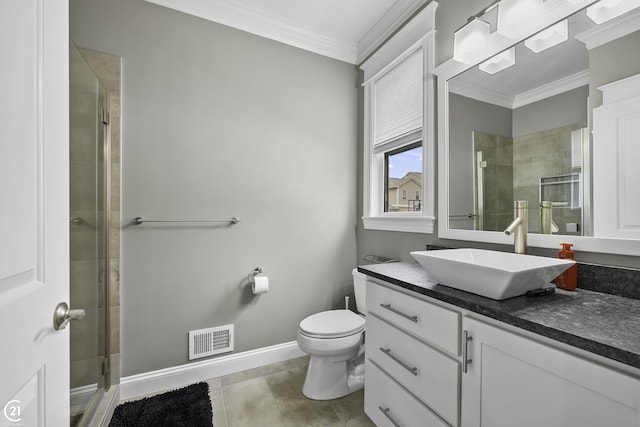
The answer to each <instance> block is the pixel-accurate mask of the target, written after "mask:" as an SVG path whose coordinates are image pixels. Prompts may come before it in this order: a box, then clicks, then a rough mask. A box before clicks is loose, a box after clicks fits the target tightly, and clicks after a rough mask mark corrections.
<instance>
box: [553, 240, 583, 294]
mask: <svg viewBox="0 0 640 427" xmlns="http://www.w3.org/2000/svg"><path fill="white" fill-rule="evenodd" d="M560 246H561V247H562V248H561V249H560V252H559V253H558V257H559V258H560V259H574V254H573V251H572V250H571V247H572V246H573V244H571V243H560ZM555 284H556V286H557V287H558V288H560V289H564V290H567V291H574V290H575V289H576V287H577V286H578V266H577V264H573V265H572V266H571V267H569V268H568V269H567V270H566V271H565V272H564V273H562V274H561V275H559V276H558V277H556V279H555Z"/></svg>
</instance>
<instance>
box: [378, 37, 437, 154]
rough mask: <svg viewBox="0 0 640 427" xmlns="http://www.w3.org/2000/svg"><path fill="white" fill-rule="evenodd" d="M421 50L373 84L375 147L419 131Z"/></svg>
mask: <svg viewBox="0 0 640 427" xmlns="http://www.w3.org/2000/svg"><path fill="white" fill-rule="evenodd" d="M422 55H423V52H422V49H421V50H418V51H417V52H415V53H413V54H412V55H411V56H409V57H407V58H406V59H405V60H404V61H403V62H401V63H400V64H398V65H397V66H396V67H394V68H393V69H392V70H391V71H389V72H387V73H386V74H385V75H384V76H382V77H380V78H379V79H378V80H376V81H375V83H374V94H375V95H374V96H375V103H374V105H375V120H374V123H375V130H374V132H375V137H374V141H373V143H374V146H375V145H378V144H382V143H384V142H387V141H389V140H392V139H395V138H398V137H400V136H403V135H406V134H408V133H410V132H413V131H415V130H417V129H420V128H421V127H422V115H423V75H424V73H423V56H422Z"/></svg>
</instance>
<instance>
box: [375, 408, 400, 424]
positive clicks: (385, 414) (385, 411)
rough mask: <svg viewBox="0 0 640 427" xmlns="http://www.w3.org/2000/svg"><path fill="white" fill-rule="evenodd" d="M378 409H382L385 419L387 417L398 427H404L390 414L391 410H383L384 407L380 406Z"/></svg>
mask: <svg viewBox="0 0 640 427" xmlns="http://www.w3.org/2000/svg"><path fill="white" fill-rule="evenodd" d="M378 409H380V412H382V413H383V414H384V416H385V417H387V419H388V420H389V421H391V424H393V425H394V426H396V427H402V426H401V425H400V424H399V423H398V422H397V421H396V420H395V419H394V418H393V417H392V416H391V414H390V413H389V411H391V410H390V409H389V408H383V407H382V406H378Z"/></svg>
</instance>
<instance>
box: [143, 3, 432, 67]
mask: <svg viewBox="0 0 640 427" xmlns="http://www.w3.org/2000/svg"><path fill="white" fill-rule="evenodd" d="M147 1H148V2H150V3H155V4H157V5H160V6H164V7H168V8H171V9H174V10H178V11H180V12H184V13H188V14H190V15H194V16H198V17H200V18H204V19H207V20H210V21H214V22H217V23H220V24H224V25H227V26H230V27H233V28H237V29H240V30H243V31H247V32H250V33H253V34H257V35H259V36H262V37H266V38H269V39H273V40H276V41H279V42H282V43H286V44H289V45H292V46H295V47H299V48H301V49H305V50H309V51H311V52H314V53H318V54H321V55H324V56H328V57H331V58H334V59H338V60H341V61H345V62H349V63H352V64H359V63H360V62H362V61H363V60H364V59H365V58H366V57H367V56H368V55H369V54H370V53H371V52H373V50H374V49H375V48H376V46H378V45H379V44H380V43H381V42H382V41H383V40H385V39H386V38H387V37H388V36H389V35H390V34H391V33H392V32H393V31H394V30H395V29H397V28H398V27H399V26H400V25H401V24H402V23H403V22H404V21H405V20H406V19H407V18H408V17H410V16H411V15H412V14H413V13H415V12H416V11H417V10H418V9H419V8H420V7H421V6H422V5H424V4H426V3H427V0H147Z"/></svg>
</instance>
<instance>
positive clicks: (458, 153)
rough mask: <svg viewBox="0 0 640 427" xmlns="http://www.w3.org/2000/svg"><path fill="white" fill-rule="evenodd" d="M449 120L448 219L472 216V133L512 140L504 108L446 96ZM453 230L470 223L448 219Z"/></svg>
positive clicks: (507, 112)
mask: <svg viewBox="0 0 640 427" xmlns="http://www.w3.org/2000/svg"><path fill="white" fill-rule="evenodd" d="M449 105H450V108H449V110H450V112H451V116H450V120H451V123H455V125H454V126H449V140H450V141H451V150H450V151H449V155H450V156H451V157H450V160H451V163H452V165H455V166H453V167H451V168H450V169H449V185H450V186H451V194H454V195H455V197H452V198H451V200H450V201H451V206H450V209H451V215H462V214H465V213H469V212H474V206H473V201H474V194H473V193H474V186H473V182H474V177H473V174H474V158H473V157H474V149H473V132H474V131H477V132H484V133H488V134H493V135H501V136H511V130H512V126H513V123H512V114H511V110H510V109H508V108H505V107H499V106H497V105H493V104H489V103H486V102H482V101H478V100H475V99H471V98H467V97H464V96H460V95H456V94H451V95H450V96H449ZM450 224H451V226H452V227H455V228H465V229H471V230H472V229H473V220H470V221H469V220H461V219H459V218H452V219H450Z"/></svg>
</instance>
